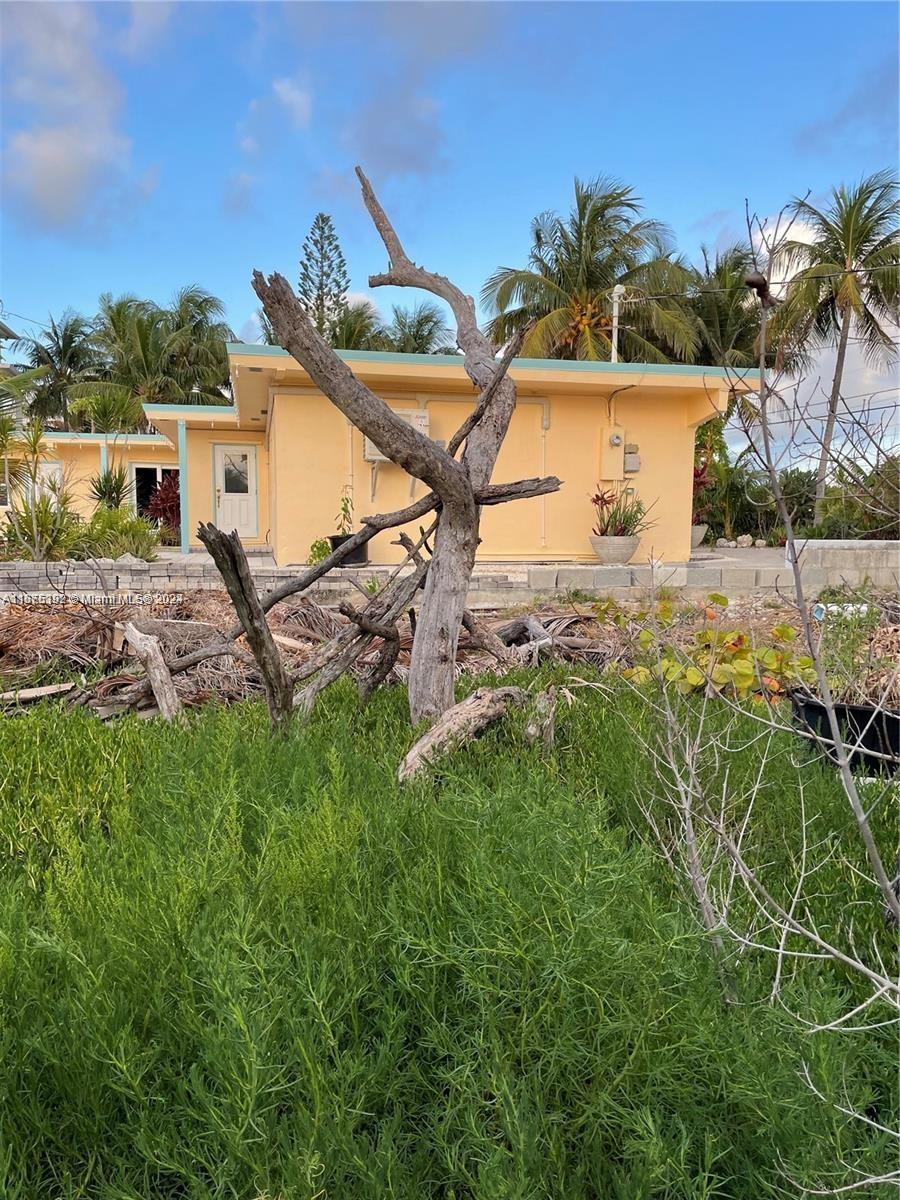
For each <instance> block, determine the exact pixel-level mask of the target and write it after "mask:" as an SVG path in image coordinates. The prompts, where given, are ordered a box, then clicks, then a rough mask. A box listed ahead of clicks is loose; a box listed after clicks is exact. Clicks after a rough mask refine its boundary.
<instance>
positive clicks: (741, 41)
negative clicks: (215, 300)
mask: <svg viewBox="0 0 900 1200" xmlns="http://www.w3.org/2000/svg"><path fill="white" fill-rule="evenodd" d="M0 17H2V36H3V54H4V76H3V80H4V81H3V87H4V95H3V108H2V140H3V152H4V163H5V176H4V190H3V216H2V226H0V239H2V240H0V249H2V274H0V297H2V301H3V304H4V310H3V311H4V312H5V313H7V314H13V313H15V314H19V315H17V316H12V315H9V316H7V317H6V320H7V322H8V323H9V324H11V325H12V326H13V327H14V328H18V329H22V330H24V329H27V328H28V327H29V323H30V320H31V321H38V322H40V321H46V319H47V314H48V313H53V314H54V315H57V314H59V313H60V312H61V311H62V310H63V309H64V308H67V307H72V308H75V309H78V310H80V311H82V312H85V313H92V312H93V311H95V308H96V301H97V297H98V295H99V294H100V293H101V292H103V291H111V292H113V293H115V294H118V293H122V292H134V293H137V294H139V295H141V296H149V297H151V298H153V299H156V300H159V301H163V300H165V299H166V298H167V297H169V296H170V295H171V294H172V293H173V292H174V291H175V289H176V288H178V287H179V286H182V285H184V284H187V283H199V284H201V285H202V286H204V287H206V288H208V289H209V290H210V291H212V292H214V293H215V294H216V295H219V296H221V297H222V299H223V300H224V301H225V303H226V305H227V312H228V319H229V321H230V323H231V324H232V326H233V327H234V328H235V330H237V331H239V332H244V333H245V334H247V333H249V332H251V330H252V325H251V324H250V323H249V322H250V320H251V318H252V314H253V312H254V309H255V308H256V298H255V296H254V295H253V293H252V291H251V289H250V285H249V278H250V273H251V270H252V268H253V267H260V268H261V269H263V270H269V269H272V268H277V269H280V270H282V271H284V272H285V273H286V274H287V275H288V277H289V278H290V279H292V280H295V279H296V275H297V259H298V254H299V247H300V244H301V242H302V240H303V237H304V236H305V234H306V232H307V230H308V228H309V225H310V222H311V221H312V218H313V216H314V215H315V213H316V212H317V211H318V210H320V209H324V210H325V211H327V212H329V213H331V214H332V215H333V217H334V220H335V223H336V226H337V229H338V233H339V236H340V238H341V241H342V244H343V247H344V251H345V255H346V258H347V262H348V266H349V269H350V272H351V277H352V288H353V290H354V291H356V292H364V291H365V290H366V287H367V276H368V274H369V272H370V271H377V270H380V269H382V267H383V265H384V253H383V250H382V249H381V246H380V243H379V242H378V240H377V237H376V235H375V234H374V231H373V230H372V228H371V226H370V224H369V221H368V218H367V216H366V214H365V212H364V211H363V209H362V206H361V204H360V202H359V197H358V192H357V190H356V188H355V186H354V180H353V176H352V166H353V163H354V162H360V163H362V164H363V166H364V168H365V169H366V171H367V172H368V174H369V175H370V178H371V179H372V181H373V183H374V184H375V186H376V189H377V190H378V192H379V194H380V196H381V198H382V200H383V202H384V204H385V206H386V208H387V209H388V211H389V213H390V214H391V216H392V218H393V220H394V223H395V225H396V226H397V228H398V231H399V232H400V233H401V236H402V237H403V238H404V240H405V242H406V244H407V248H408V250H409V251H410V253H411V254H412V255H413V256H414V257H415V258H416V259H417V260H418V261H420V262H424V263H426V264H427V265H428V266H430V267H432V268H434V269H436V270H440V271H442V272H444V273H447V274H450V275H452V276H453V277H454V278H455V279H456V280H457V281H458V282H459V283H460V284H461V285H462V286H464V287H465V288H466V290H468V291H470V292H472V293H475V294H477V292H478V291H479V289H480V287H481V285H482V283H483V281H484V279H485V277H486V276H487V275H488V274H489V273H490V272H491V271H492V270H494V269H495V268H496V267H497V266H498V265H501V264H502V265H517V264H519V263H521V262H523V260H524V258H525V255H526V252H527V247H528V231H529V222H530V220H531V218H532V217H533V216H534V215H535V213H537V212H539V211H541V210H543V209H548V208H556V209H565V208H567V207H568V205H569V202H570V198H571V191H572V179H573V176H575V175H579V176H581V177H586V178H589V177H593V176H595V175H599V174H604V175H611V176H614V177H617V178H619V179H622V180H624V181H626V182H627V183H629V184H631V185H632V186H633V187H634V188H635V189H636V190H637V192H638V193H639V194H640V195H641V196H642V197H643V198H644V200H645V203H646V208H647V212H648V213H649V214H651V215H653V216H655V217H658V218H661V219H663V220H665V221H667V222H668V223H669V224H670V225H671V227H672V229H673V231H674V233H675V235H676V238H677V241H678V244H679V247H680V248H681V249H682V250H683V251H684V252H685V253H687V254H688V255H689V256H690V257H692V258H695V257H696V255H697V251H698V249H699V246H700V244H701V243H702V242H706V243H707V244H709V245H712V246H715V245H716V244H717V243H718V244H723V243H725V242H727V241H729V240H731V239H732V238H733V237H734V236H737V235H739V234H740V233H741V229H742V220H743V206H744V198H745V197H747V196H749V197H750V200H751V204H752V205H753V207H754V208H756V209H757V210H758V211H760V212H761V213H772V212H775V211H777V209H778V208H779V207H780V206H781V205H782V204H783V203H784V202H785V201H787V200H788V199H790V198H791V197H792V196H794V195H796V194H798V193H803V192H805V191H806V190H807V189H810V190H811V191H812V193H813V195H814V196H822V195H823V194H824V193H825V192H826V191H827V189H828V188H829V187H830V186H831V185H833V184H834V183H837V182H840V181H842V180H845V181H850V180H853V179H855V178H858V177H859V176H860V175H862V174H866V173H868V172H871V171H873V170H876V169H879V168H883V167H886V166H888V167H889V166H895V165H896V163H897V158H898V137H897V41H898V9H897V7H896V5H894V4H893V3H865V2H858V0H857V2H854V3H849V4H845V3H797V4H794V3H761V4H751V3H728V2H722V3H703V4H696V3H663V4H659V3H619V4H593V3H569V4H563V3H560V4H554V5H549V4H543V3H519V4H504V3H495V4H487V5H483V4H480V3H455V4H443V3H433V4H419V3H403V4H378V3H371V4H357V3H340V2H335V3H331V4H327V5H319V4H299V3H298V4H269V3H252V4H249V3H240V2H236V3H199V2H194V3H182V4H170V3H164V2H162V0H158V2H156V0H143V2H142V3H136V4H126V3H103V4H97V5H83V4H79V3H66V4H55V3H38V2H33V0H32V2H29V3H25V4H19V3H16V2H7V3H4V4H3V5H2V10H0ZM416 298H418V297H417V296H415V295H413V294H408V295H405V296H400V295H397V294H394V295H390V294H388V293H386V292H385V293H379V294H378V296H377V297H376V300H377V302H378V304H379V306H380V307H381V308H382V309H383V310H387V309H388V308H389V305H390V304H391V303H393V302H397V301H398V300H400V301H402V302H406V303H409V302H412V300H413V299H416ZM23 317H24V318H27V319H22V318H23Z"/></svg>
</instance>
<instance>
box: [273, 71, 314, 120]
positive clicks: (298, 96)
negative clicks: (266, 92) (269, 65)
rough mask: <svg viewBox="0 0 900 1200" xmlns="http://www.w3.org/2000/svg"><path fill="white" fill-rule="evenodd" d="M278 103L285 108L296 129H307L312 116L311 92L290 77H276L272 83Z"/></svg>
mask: <svg viewBox="0 0 900 1200" xmlns="http://www.w3.org/2000/svg"><path fill="white" fill-rule="evenodd" d="M272 91H273V92H274V93H275V96H276V97H277V99H278V101H279V103H280V104H281V105H282V106H283V107H284V108H285V109H286V110H287V113H288V115H289V116H290V118H291V122H292V124H293V125H294V127H295V128H296V129H307V128H308V127H309V121H310V117H311V116H312V94H311V93H310V91H309V90H308V89H307V88H302V87H300V86H299V85H298V84H296V83H294V81H293V80H292V79H276V80H275V82H274V83H273V84H272Z"/></svg>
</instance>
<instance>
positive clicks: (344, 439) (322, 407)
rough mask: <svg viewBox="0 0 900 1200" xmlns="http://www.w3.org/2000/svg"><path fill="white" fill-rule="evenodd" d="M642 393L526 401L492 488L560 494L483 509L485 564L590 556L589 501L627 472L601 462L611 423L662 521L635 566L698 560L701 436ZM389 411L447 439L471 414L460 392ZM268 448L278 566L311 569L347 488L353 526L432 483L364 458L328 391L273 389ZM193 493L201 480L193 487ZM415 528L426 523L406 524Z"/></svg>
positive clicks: (663, 401)
mask: <svg viewBox="0 0 900 1200" xmlns="http://www.w3.org/2000/svg"><path fill="white" fill-rule="evenodd" d="M636 390H637V395H636V397H635V398H633V399H629V398H627V397H620V398H618V401H617V402H616V404H615V407H614V409H613V411H612V414H611V415H610V414H609V413H608V412H607V406H606V403H605V402H603V403H601V404H598V402H597V399H596V398H594V397H590V396H579V395H566V394H562V395H560V394H556V395H553V394H548V395H547V396H543V397H529V396H524V397H520V399H519V403H518V405H517V408H516V411H515V413H514V414H513V418H512V421H511V423H510V428H509V433H508V434H507V437H506V440H505V442H504V444H503V447H502V449H501V452H500V455H499V458H498V461H497V466H496V469H495V471H494V481H495V482H504V481H512V480H515V479H520V478H528V477H531V476H537V475H549V474H555V475H558V476H559V477H560V478H561V479H562V481H563V486H562V488H561V489H560V491H559V492H557V493H555V494H553V495H550V496H546V497H539V498H536V499H532V500H519V501H515V502H513V503H510V504H505V505H497V506H494V507H490V508H486V509H485V510H484V511H483V514H482V522H481V536H482V544H481V546H480V548H479V553H478V557H479V558H480V559H481V560H482V561H500V562H502V561H514V560H523V559H525V560H531V561H535V560H537V561H540V560H541V559H544V560H548V561H554V562H555V561H578V560H586V561H592V560H593V553H592V550H591V546H590V543H589V541H588V537H589V534H590V531H591V525H592V518H593V509H592V507H591V504H590V496H591V495H592V494H593V492H594V490H595V488H596V486H597V485H598V483H599V484H600V485H601V486H603V485H615V484H621V483H622V482H623V480H622V475H621V472H619V473H618V478H616V477H615V476H613V477H609V476H607V478H604V477H603V476H602V475H601V469H607V470H608V467H607V466H606V463H605V462H604V464H603V467H601V455H602V454H603V452H604V442H606V441H608V435H609V429H610V426H611V425H615V426H616V427H617V428H621V429H622V431H623V437H624V441H626V442H629V443H636V444H637V445H638V446H639V453H640V459H641V466H640V471H639V473H637V474H635V475H633V476H632V475H629V476H627V477H625V481H624V482H625V485H626V486H631V487H634V489H635V490H636V492H637V493H638V495H640V496H641V497H642V499H644V500H645V501H646V502H647V503H648V504H654V508H653V513H652V516H653V519H654V522H655V524H654V526H653V528H652V529H650V530H649V531H648V532H647V533H646V534H645V535H644V537H643V538H642V540H641V545H640V547H639V549H638V552H637V554H636V555H635V558H634V560H633V561H635V562H638V561H641V560H646V559H647V558H648V557H649V556H650V555H651V554H652V555H653V556H655V557H661V558H663V559H665V560H668V561H670V562H676V561H686V560H687V559H688V558H689V556H690V523H691V499H692V497H691V490H692V479H693V476H692V464H693V452H694V429H693V428H692V427H691V425H689V424H688V421H689V419H690V415H691V414H690V412H689V411H688V407H687V404H686V401H685V400H684V399H683V398H682V397H672V396H663V397H660V396H651V395H647V394H642V393H641V392H640V390H638V389H636ZM384 398H385V400H386V402H387V403H388V404H390V406H391V407H392V408H394V409H395V410H397V411H404V410H409V409H414V408H425V409H427V412H428V415H429V436H430V437H432V438H435V439H438V440H443V441H447V440H449V438H450V437H451V436H452V434H453V433H454V432H455V430H456V429H457V428H458V426H459V425H460V424H461V423H462V421H463V420H464V418H465V416H466V415H467V413H468V412H470V411H471V409H472V401H471V399H470V398H469V397H463V396H458V397H457V396H451V395H445V396H424V395H422V394H419V395H408V396H405V397H404V396H402V395H398V394H396V393H395V394H393V395H390V394H385V395H384ZM273 406H274V411H273V414H272V417H271V421H270V429H269V445H270V455H271V466H272V471H271V474H272V480H273V483H272V494H273V520H272V526H273V529H274V531H275V533H274V537H273V542H272V548H273V551H274V554H275V559H276V561H277V562H278V563H280V564H285V563H298V562H304V561H305V560H306V558H307V555H308V553H309V547H310V544H311V543H312V542H313V541H314V540H315V539H316V538H319V537H327V536H328V535H329V534H331V533H334V532H335V514H336V513H337V511H338V507H339V503H340V494H341V489H342V488H343V487H344V486H349V487H350V489H351V491H352V495H353V500H354V514H355V519H356V523H357V524H358V523H359V520H360V518H361V517H363V516H365V515H367V514H368V513H373V512H389V511H391V510H393V509H398V508H402V507H404V506H405V505H407V504H409V503H411V502H412V501H413V500H414V499H417V498H419V497H421V496H422V495H423V494H424V493H425V491H426V488H425V487H424V485H423V484H421V483H419V482H417V481H414V480H412V479H411V478H410V476H408V475H407V474H406V473H405V472H404V471H402V470H401V469H400V468H399V467H397V466H395V465H394V464H392V463H380V464H378V466H377V468H376V469H375V470H374V472H373V467H372V464H370V463H367V462H366V461H365V459H364V457H363V437H362V435H361V434H360V433H359V431H358V430H356V429H354V428H352V426H351V425H350V424H349V422H348V421H347V420H346V419H345V418H344V417H343V416H342V415H341V414H340V413H339V412H338V410H337V409H336V408H335V407H334V406H333V405H332V404H331V403H330V401H328V400H327V399H326V398H325V397H324V396H322V395H321V394H320V393H318V392H315V391H313V390H312V389H299V388H295V389H285V390H283V391H278V390H277V389H276V390H275V394H274V397H273ZM192 486H193V485H192ZM407 532H408V533H409V534H410V536H415V535H417V533H418V524H416V525H415V526H414V527H410V528H409V529H408V530H407ZM396 538H397V531H396V530H388V531H385V532H384V533H381V534H378V535H377V536H376V537H375V538H373V539H372V541H371V542H370V543H369V558H370V561H371V562H373V563H387V564H389V563H393V562H397V561H399V559H400V558H401V557H402V551H401V550H400V548H399V547H397V546H394V545H392V544H391V543H392V542H393V541H395V540H396Z"/></svg>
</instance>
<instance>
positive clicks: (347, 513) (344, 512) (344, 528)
mask: <svg viewBox="0 0 900 1200" xmlns="http://www.w3.org/2000/svg"><path fill="white" fill-rule="evenodd" d="M335 521H336V522H337V533H333V534H331V535H330V536H329V538H328V541H329V543H330V545H331V549H332V550H337V548H338V546H342V545H343V544H344V542H346V541H347V540H348V539H349V538H351V537H352V536H353V497H352V495H351V494H350V489H349V487H347V486H346V485H345V486H344V487H343V488H342V489H341V506H340V509H339V511H338V515H337V516H336V517H335ZM368 561H369V546H368V543H363V545H362V546H357V547H356V549H355V550H351V551H350V553H349V554H348V555H347V557H346V558H345V559H344V560H343V562H342V564H341V565H342V566H345V567H364V566H365V565H366V563H367V562H368Z"/></svg>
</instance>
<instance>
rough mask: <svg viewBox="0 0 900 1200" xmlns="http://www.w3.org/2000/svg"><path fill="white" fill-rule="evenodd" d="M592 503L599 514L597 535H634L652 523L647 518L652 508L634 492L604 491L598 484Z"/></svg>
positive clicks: (595, 529) (594, 529) (595, 533)
mask: <svg viewBox="0 0 900 1200" xmlns="http://www.w3.org/2000/svg"><path fill="white" fill-rule="evenodd" d="M591 504H593V506H594V511H595V513H596V515H597V523H596V525H595V526H594V528H593V530H592V532H593V534H594V536H595V537H634V536H635V535H636V534H639V533H643V531H644V530H645V529H649V528H650V526H651V524H652V521H648V520H647V517H648V514H649V512H650V509H649V508H648V507H647V505H646V504H645V503H644V502H643V500H641V499H640V497H639V496H636V495H635V494H634V492H627V491H625V492H614V491H612V490H611V489H610V490H606V491H604V490H603V489H601V488H600V486H599V484H598V487H597V491H596V492H595V494H594V495H593V496H591ZM651 507H652V506H651Z"/></svg>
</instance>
